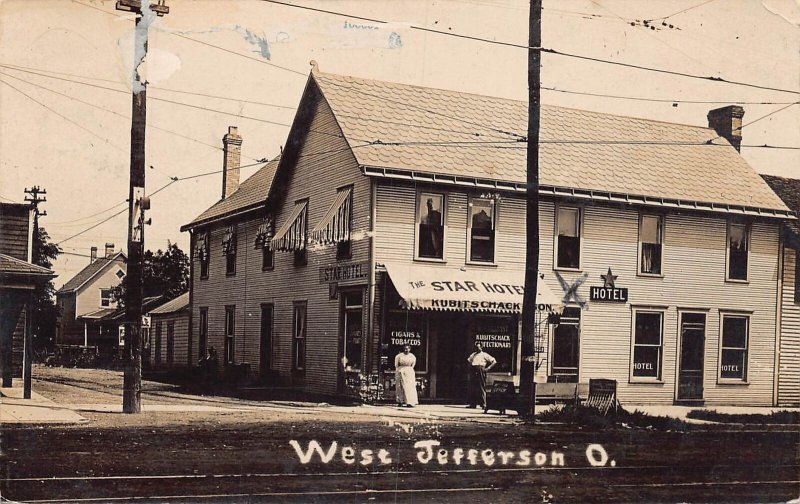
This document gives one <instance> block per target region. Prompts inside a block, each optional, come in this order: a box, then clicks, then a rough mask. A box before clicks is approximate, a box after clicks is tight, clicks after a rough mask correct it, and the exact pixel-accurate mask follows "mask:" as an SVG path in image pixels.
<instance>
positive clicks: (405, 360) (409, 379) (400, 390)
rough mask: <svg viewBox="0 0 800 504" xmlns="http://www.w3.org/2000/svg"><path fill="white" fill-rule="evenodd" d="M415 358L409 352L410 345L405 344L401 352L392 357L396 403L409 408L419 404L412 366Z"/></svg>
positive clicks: (415, 360)
mask: <svg viewBox="0 0 800 504" xmlns="http://www.w3.org/2000/svg"><path fill="white" fill-rule="evenodd" d="M416 364H417V358H416V357H414V354H412V353H411V347H410V346H408V345H406V346H405V347H404V348H403V352H402V353H399V354H397V356H396V357H395V358H394V369H395V371H394V377H395V390H396V394H397V405H398V406H404V405H405V406H407V407H409V408H411V407H413V406H414V405H416V404H419V399H418V398H417V378H416V374H415V373H414V366H415V365H416Z"/></svg>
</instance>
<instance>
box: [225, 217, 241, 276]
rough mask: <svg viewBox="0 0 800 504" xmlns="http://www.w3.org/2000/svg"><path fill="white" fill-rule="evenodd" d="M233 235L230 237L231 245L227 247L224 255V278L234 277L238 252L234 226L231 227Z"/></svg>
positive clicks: (237, 238)
mask: <svg viewBox="0 0 800 504" xmlns="http://www.w3.org/2000/svg"><path fill="white" fill-rule="evenodd" d="M231 227H232V228H233V233H232V235H231V241H232V242H233V244H232V245H228V247H229V248H228V252H226V253H225V276H236V255H237V253H238V251H239V233H238V229H236V226H235V225H231Z"/></svg>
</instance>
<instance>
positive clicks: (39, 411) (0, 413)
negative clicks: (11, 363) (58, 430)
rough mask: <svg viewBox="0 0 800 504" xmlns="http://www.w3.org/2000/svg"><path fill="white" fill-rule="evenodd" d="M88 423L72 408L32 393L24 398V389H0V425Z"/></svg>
mask: <svg viewBox="0 0 800 504" xmlns="http://www.w3.org/2000/svg"><path fill="white" fill-rule="evenodd" d="M80 422H88V420H86V419H85V418H83V417H82V416H80V415H79V414H77V413H75V411H73V410H72V409H71V408H68V407H66V406H63V405H60V404H57V403H55V402H53V401H51V400H50V399H47V398H45V397H42V396H41V395H39V394H37V393H36V392H31V398H30V399H23V398H22V387H10V388H0V425H3V424H25V423H31V424H39V423H80Z"/></svg>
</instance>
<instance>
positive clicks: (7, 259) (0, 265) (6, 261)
mask: <svg viewBox="0 0 800 504" xmlns="http://www.w3.org/2000/svg"><path fill="white" fill-rule="evenodd" d="M0 275H26V276H42V277H53V276H55V275H54V274H53V272H52V271H50V270H49V269H47V268H43V267H42V266H38V265H36V264H32V263H29V262H27V261H23V260H21V259H17V258H16V257H11V256H10V255H6V254H0Z"/></svg>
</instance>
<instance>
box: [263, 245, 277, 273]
mask: <svg viewBox="0 0 800 504" xmlns="http://www.w3.org/2000/svg"><path fill="white" fill-rule="evenodd" d="M274 265H275V252H273V251H272V249H270V248H269V247H264V248H262V249H261V269H272V268H273V267H274Z"/></svg>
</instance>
